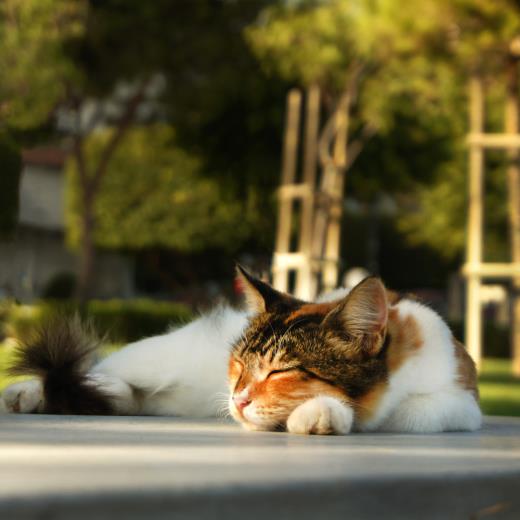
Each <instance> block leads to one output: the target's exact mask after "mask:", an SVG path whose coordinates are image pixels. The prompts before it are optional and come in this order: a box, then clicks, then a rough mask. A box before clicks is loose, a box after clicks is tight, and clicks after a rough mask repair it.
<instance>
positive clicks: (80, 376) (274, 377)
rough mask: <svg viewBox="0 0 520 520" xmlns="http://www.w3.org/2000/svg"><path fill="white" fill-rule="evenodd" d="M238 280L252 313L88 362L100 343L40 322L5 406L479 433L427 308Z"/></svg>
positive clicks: (218, 318) (292, 427)
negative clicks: (308, 297)
mask: <svg viewBox="0 0 520 520" xmlns="http://www.w3.org/2000/svg"><path fill="white" fill-rule="evenodd" d="M239 277H240V279H241V281H242V284H243V286H244V289H245V292H246V296H247V299H248V306H249V311H247V312H246V311H236V310H234V309H231V308H229V307H221V308H219V309H217V310H215V311H214V312H213V313H211V314H209V315H206V316H202V317H200V318H199V319H197V320H195V321H193V322H192V323H190V324H188V325H186V326H184V327H181V328H180V329H177V330H175V331H173V332H169V333H167V334H165V335H162V336H156V337H152V338H148V339H145V340H142V341H139V342H136V343H133V344H131V345H128V346H127V347H125V348H124V349H122V350H120V351H119V352H116V353H114V354H112V355H110V356H108V357H107V358H106V359H104V360H102V361H101V362H100V363H97V364H94V365H92V363H91V361H90V357H91V355H92V353H93V352H94V350H95V347H96V341H95V339H94V337H93V335H92V334H91V333H88V332H89V331H87V334H85V331H82V330H81V327H80V324H79V322H78V321H77V320H73V321H72V322H68V323H67V322H65V323H60V324H55V325H54V326H52V327H49V328H47V329H45V330H44V331H42V334H41V335H40V337H39V338H37V341H35V342H34V343H31V344H30V345H27V346H26V347H25V348H24V349H23V350H22V351H21V352H20V357H19V360H18V362H17V363H16V364H15V367H14V371H15V372H17V373H24V374H32V375H36V376H37V377H38V379H35V380H31V381H26V382H22V383H17V384H15V385H12V386H10V387H8V388H7V389H6V391H5V392H4V395H3V399H4V401H5V406H6V408H7V409H8V410H9V411H12V412H22V413H30V412H43V413H91V414H92V413H94V414H107V413H112V414H142V415H178V416H179V415H180V416H191V417H204V416H214V415H217V414H218V413H219V409H222V407H223V403H225V402H226V401H227V400H228V406H229V411H230V413H231V415H232V416H233V417H234V418H235V419H236V420H237V421H239V422H240V423H242V424H243V425H244V426H245V427H246V428H249V429H254V430H287V431H289V432H293V433H316V434H346V433H348V432H350V431H351V429H353V428H355V429H358V430H364V431H373V430H381V431H402V432H439V431H445V430H475V429H478V428H479V427H480V423H481V413H480V409H479V406H478V391H477V386H476V374H475V368H474V365H473V362H472V361H471V358H470V357H469V356H468V354H467V353H466V351H465V349H464V347H463V346H462V345H461V344H460V343H458V342H457V341H456V340H455V339H454V338H453V337H452V335H451V333H450V331H449V329H448V327H447V326H446V324H445V323H444V322H443V321H442V319H441V318H440V317H439V316H438V315H437V314H435V313H434V312H433V311H432V310H431V309H429V308H427V307H425V306H423V305H421V304H420V303H418V302H416V301H413V300H410V299H401V300H399V299H398V297H397V295H395V294H394V293H391V292H389V291H387V290H386V289H385V287H384V286H383V284H382V282H381V281H380V280H379V279H377V278H367V279H366V280H365V281H363V282H361V284H359V285H358V286H357V287H355V288H354V289H353V290H352V291H351V292H350V293H349V294H346V295H345V292H343V293H342V296H343V297H342V298H340V299H338V300H334V301H322V302H320V303H312V304H311V303H306V302H302V301H300V300H296V299H294V298H292V297H290V296H289V295H286V294H282V293H279V292H277V291H275V290H274V289H273V288H271V287H270V286H269V285H267V284H265V283H263V282H261V281H260V280H258V279H256V278H254V277H252V276H251V275H250V274H249V273H247V272H246V271H245V270H243V269H241V268H239ZM340 294H341V293H340ZM338 295H339V294H338V293H337V292H335V296H338ZM230 352H231V354H230ZM226 371H227V372H228V377H227V384H226ZM227 385H228V391H227V392H226V386H227ZM227 395H228V396H229V399H227V397H226V396H227Z"/></svg>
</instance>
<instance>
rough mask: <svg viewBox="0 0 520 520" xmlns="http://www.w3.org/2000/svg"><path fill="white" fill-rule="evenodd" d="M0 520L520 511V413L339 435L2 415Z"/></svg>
mask: <svg viewBox="0 0 520 520" xmlns="http://www.w3.org/2000/svg"><path fill="white" fill-rule="evenodd" d="M0 518H1V519H2V520H12V519H13V520H16V519H29V518H31V519H45V520H50V519H74V520H83V519H91V518H92V519H96V520H105V519H120V518H121V519H125V520H126V519H129V520H133V519H147V520H148V519H166V518H179V519H192V518H211V519H213V518H226V519H235V518H247V519H248V520H250V519H257V518H258V519H260V518H262V519H263V520H265V519H266V518H267V519H275V518H276V519H277V518H298V519H299V520H302V519H307V518H308V519H311V518H313V519H315V518H319V519H322V518H323V519H335V518H341V519H357V518H378V519H382V518H384V519H393V518H395V519H403V518H421V520H422V519H428V518H439V519H441V518H442V519H449V518H464V519H486V520H487V519H495V518H496V519H502V518H504V519H505V518H511V519H513V518H514V519H517V520H518V519H519V518H520V419H508V418H488V419H487V420H486V424H485V427H484V428H483V430H482V431H480V432H476V433H444V434H439V435H396V434H392V435H390V434H353V435H349V436H346V437H319V436H297V435H288V434H284V433H252V432H246V431H243V430H242V429H240V427H239V426H237V425H235V424H232V423H228V422H225V421H221V422H215V421H200V420H197V421H194V420H186V419H174V418H167V417H108V418H105V417H103V418H100V417H52V416H43V415H39V416H38V415H0Z"/></svg>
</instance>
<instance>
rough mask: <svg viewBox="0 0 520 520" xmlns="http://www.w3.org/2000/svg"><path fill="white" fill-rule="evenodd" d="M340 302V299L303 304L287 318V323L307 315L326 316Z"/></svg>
mask: <svg viewBox="0 0 520 520" xmlns="http://www.w3.org/2000/svg"><path fill="white" fill-rule="evenodd" d="M338 303H339V301H334V302H326V303H307V304H305V305H302V306H301V307H300V308H299V309H298V310H296V311H294V312H292V313H291V314H290V315H289V316H288V317H287V319H286V320H285V323H286V324H287V323H289V322H291V321H293V320H295V319H296V318H300V317H302V316H305V315H312V314H318V315H320V314H321V315H323V316H326V315H327V314H328V313H329V312H330V311H331V310H332V309H334V307H336V306H337V305H338Z"/></svg>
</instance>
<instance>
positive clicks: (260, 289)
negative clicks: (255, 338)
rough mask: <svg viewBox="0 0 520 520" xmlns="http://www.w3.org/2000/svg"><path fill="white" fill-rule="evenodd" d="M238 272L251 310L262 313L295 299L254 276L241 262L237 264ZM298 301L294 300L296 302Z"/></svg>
mask: <svg viewBox="0 0 520 520" xmlns="http://www.w3.org/2000/svg"><path fill="white" fill-rule="evenodd" d="M236 273H237V279H238V281H239V283H240V285H241V287H242V289H243V291H244V294H245V298H246V303H247V307H248V308H249V310H250V311H252V312H254V313H261V312H266V311H273V310H277V309H281V307H289V306H291V303H292V300H293V299H292V298H291V297H290V296H289V295H287V294H284V293H281V292H279V291H277V290H276V289H273V288H272V287H271V286H270V285H269V284H267V283H265V282H262V280H259V279H258V278H256V277H254V276H253V275H252V274H250V273H249V272H248V271H246V270H245V269H244V268H243V267H242V266H241V265H239V264H237V265H236ZM296 301H297V300H294V302H296Z"/></svg>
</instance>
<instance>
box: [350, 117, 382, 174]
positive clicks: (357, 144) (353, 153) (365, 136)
mask: <svg viewBox="0 0 520 520" xmlns="http://www.w3.org/2000/svg"><path fill="white" fill-rule="evenodd" d="M376 132H377V128H376V127H375V126H374V125H373V124H372V123H366V124H365V125H364V126H363V130H362V131H361V135H360V136H359V137H358V138H357V139H355V140H354V141H352V142H351V143H350V144H349V146H348V149H347V163H346V165H345V170H348V169H349V168H350V167H351V166H352V165H353V164H354V162H355V160H356V159H357V158H358V156H359V154H360V153H361V152H362V151H363V148H364V147H365V145H366V144H367V142H368V141H370V139H371V138H372V137H373V136H374V135H375V133H376Z"/></svg>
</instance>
